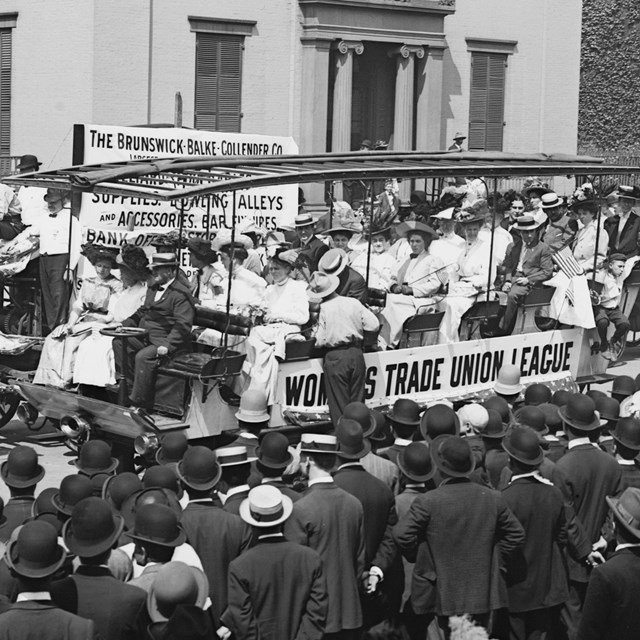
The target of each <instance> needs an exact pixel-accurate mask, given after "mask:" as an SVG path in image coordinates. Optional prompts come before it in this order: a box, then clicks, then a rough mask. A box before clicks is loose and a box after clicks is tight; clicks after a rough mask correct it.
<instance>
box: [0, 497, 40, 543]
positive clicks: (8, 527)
mask: <svg viewBox="0 0 640 640" xmlns="http://www.w3.org/2000/svg"><path fill="white" fill-rule="evenodd" d="M34 500H35V498H30V497H25V498H11V499H10V500H9V502H7V504H6V506H5V508H4V511H3V515H4V517H5V518H6V521H5V523H4V524H3V525H2V526H0V542H7V541H8V540H9V538H10V537H11V534H12V533H13V531H14V529H17V528H18V527H19V526H20V525H21V524H22V523H23V522H24V521H25V520H26V519H27V518H30V517H31V507H32V506H33V502H34Z"/></svg>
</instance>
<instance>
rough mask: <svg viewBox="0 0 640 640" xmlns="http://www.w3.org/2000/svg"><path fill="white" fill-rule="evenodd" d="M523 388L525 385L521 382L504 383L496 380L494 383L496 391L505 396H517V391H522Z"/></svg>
mask: <svg viewBox="0 0 640 640" xmlns="http://www.w3.org/2000/svg"><path fill="white" fill-rule="evenodd" d="M523 388H524V387H523V385H522V384H520V383H518V384H502V383H501V382H496V383H495V384H494V385H493V391H494V392H495V393H500V394H502V395H503V396H515V395H516V394H517V393H521V392H522V389H523Z"/></svg>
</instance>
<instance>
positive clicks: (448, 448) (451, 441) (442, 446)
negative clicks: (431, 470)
mask: <svg viewBox="0 0 640 640" xmlns="http://www.w3.org/2000/svg"><path fill="white" fill-rule="evenodd" d="M431 455H432V457H433V462H434V463H435V465H436V467H438V469H439V470H440V471H441V472H443V473H445V474H446V475H448V476H451V477H453V478H466V477H468V476H470V475H471V474H472V473H473V470H474V469H475V467H476V461H475V457H474V455H473V452H472V451H471V447H470V446H469V443H468V442H467V441H466V440H465V439H464V438H461V437H460V436H451V435H442V436H438V437H437V438H436V439H435V440H434V441H433V442H432V443H431Z"/></svg>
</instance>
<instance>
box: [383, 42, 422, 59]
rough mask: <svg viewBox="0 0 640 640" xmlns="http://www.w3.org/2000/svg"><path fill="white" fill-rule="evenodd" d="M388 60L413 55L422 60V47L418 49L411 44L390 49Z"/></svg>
mask: <svg viewBox="0 0 640 640" xmlns="http://www.w3.org/2000/svg"><path fill="white" fill-rule="evenodd" d="M387 55H388V56H389V57H390V58H392V57H393V56H400V57H402V58H409V57H410V56H412V55H414V56H415V57H416V58H418V59H422V58H424V47H419V46H416V45H412V44H403V45H400V46H399V47H395V48H393V49H391V50H390V51H389V52H388V54H387Z"/></svg>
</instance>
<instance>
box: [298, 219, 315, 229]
mask: <svg viewBox="0 0 640 640" xmlns="http://www.w3.org/2000/svg"><path fill="white" fill-rule="evenodd" d="M312 224H317V221H316V220H309V221H308V222H294V226H295V228H296V229H299V228H300V227H310V226H311V225H312Z"/></svg>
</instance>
